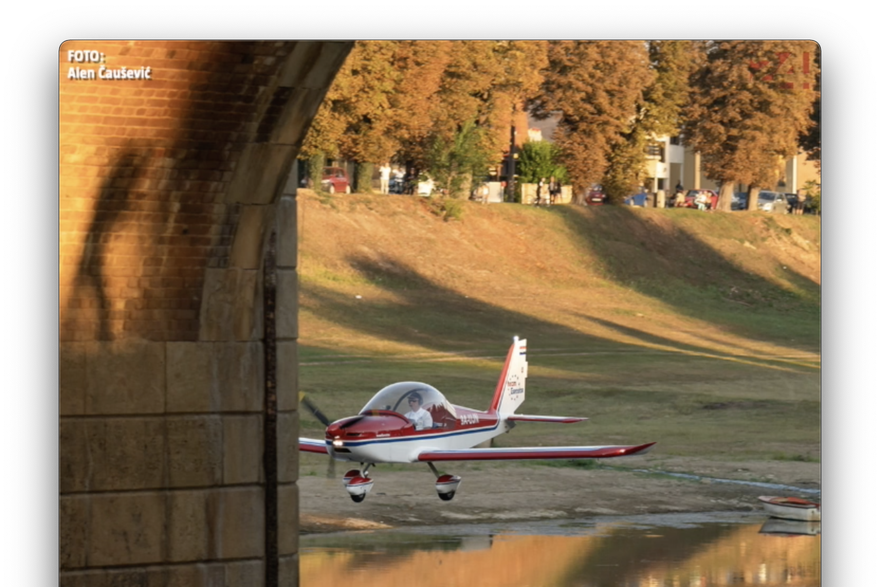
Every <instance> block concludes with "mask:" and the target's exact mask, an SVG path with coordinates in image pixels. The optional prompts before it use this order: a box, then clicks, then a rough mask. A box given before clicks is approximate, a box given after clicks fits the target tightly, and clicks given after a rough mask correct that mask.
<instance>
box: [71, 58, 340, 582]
mask: <svg viewBox="0 0 880 587" xmlns="http://www.w3.org/2000/svg"><path fill="white" fill-rule="evenodd" d="M350 48H351V43H348V42H243V41H240V42H187V41H136V42H124V41H101V42H88V41H75V42H67V43H64V44H63V45H62V47H61V50H60V52H59V97H60V100H59V122H60V129H59V130H60V135H59V136H60V152H59V158H60V181H59V187H60V191H59V211H60V250H59V259H60V266H59V275H60V308H59V330H60V382H59V410H60V419H59V456H60V462H59V484H60V496H59V499H60V503H59V530H60V537H59V538H60V540H59V542H60V550H61V552H60V553H59V556H60V584H61V585H63V586H65V587H67V586H86V585H88V586H98V585H100V586H103V585H151V586H153V585H155V586H173V585H192V586H201V585H224V586H226V585H228V586H234V585H249V586H250V585H274V584H283V585H295V584H297V565H298V559H297V548H298V543H297V523H296V522H297V518H298V503H297V501H298V499H297V493H296V479H297V463H298V460H297V455H298V451H297V446H296V445H295V444H294V443H295V442H296V437H297V436H298V413H297V405H298V401H297V389H296V338H297V320H296V201H295V193H288V192H289V190H288V189H286V186H287V185H288V181H287V180H288V175H289V173H290V169H291V167H292V164H293V162H294V159H295V157H296V154H297V152H298V149H299V147H300V145H301V143H302V140H303V138H304V133H305V132H306V130H307V129H308V126H309V124H310V122H311V119H312V117H313V116H314V113H315V111H316V110H317V107H318V105H319V104H320V101H321V100H322V99H323V96H324V95H325V93H326V91H327V88H328V87H329V84H330V82H331V81H332V79H333V76H334V75H335V73H336V71H337V70H338V68H339V67H340V66H341V64H342V62H343V60H344V59H345V57H346V55H347V53H348V51H349V50H350ZM78 51H81V52H83V53H77V52H78ZM91 51H94V52H96V53H99V54H100V55H101V57H102V59H103V61H100V62H91V61H77V60H76V59H77V57H80V58H81V57H82V56H83V55H86V56H88V55H91V54H90V53H86V52H91ZM69 52H73V53H69ZM123 66H125V67H126V68H127V69H128V70H131V69H134V70H138V71H144V72H145V71H146V68H147V67H149V68H150V72H149V79H130V80H119V79H116V80H105V79H101V78H100V75H99V69H100V68H101V67H104V68H105V72H104V73H105V74H106V69H113V70H117V71H119V70H121V67H123ZM141 68H144V69H141ZM71 71H73V73H71ZM89 71H92V72H94V75H95V78H94V79H88V75H90V74H89V73H88V72H89ZM83 75H85V76H86V79H81V77H80V76H83ZM142 75H143V74H142ZM273 232H274V233H275V234H276V235H277V245H276V259H277V261H276V263H277V268H275V269H274V270H273V271H274V272H275V283H277V292H276V295H277V300H278V301H277V308H276V310H275V312H274V314H273V315H272V316H271V317H272V318H273V320H274V322H273V324H274V326H275V331H276V335H275V337H274V338H273V340H272V341H271V343H272V344H269V345H267V344H266V340H264V335H265V331H264V320H265V318H266V316H265V315H264V311H263V294H264V287H263V284H264V279H265V276H264V274H263V267H264V259H265V256H266V251H267V246H268V243H269V237H270V235H271V234H272V233H273ZM267 348H270V349H275V350H274V351H272V352H273V353H274V355H275V356H273V357H267V352H266V349H267ZM270 358H271V359H273V360H274V361H275V362H277V369H275V370H274V371H275V373H274V377H275V379H274V381H272V382H267V369H266V365H267V364H268V362H267V361H268V359H270ZM267 385H270V387H271V388H272V389H273V390H277V409H276V408H274V407H273V409H272V410H270V411H267V403H266V397H267V395H266V393H265V390H266V389H267ZM267 418H268V419H267ZM270 424H271V425H270ZM269 430H271V431H272V433H271V434H272V436H271V444H272V445H273V446H275V445H277V459H276V460H274V461H273V460H272V459H270V460H268V461H267V460H265V458H264V453H265V450H264V449H265V447H266V446H267V445H266V443H267V442H268V440H267V434H268V432H267V431H269ZM267 467H268V469H267ZM267 478H271V479H272V480H273V481H272V482H271V485H272V487H271V488H270V487H269V485H270V484H267V482H266V480H267ZM270 489H271V491H270ZM267 495H269V496H270V499H271V500H272V501H274V502H276V503H271V504H270V503H267V497H266V496H267ZM270 506H271V507H270ZM267 537H268V538H267ZM267 540H269V541H271V542H272V544H267Z"/></svg>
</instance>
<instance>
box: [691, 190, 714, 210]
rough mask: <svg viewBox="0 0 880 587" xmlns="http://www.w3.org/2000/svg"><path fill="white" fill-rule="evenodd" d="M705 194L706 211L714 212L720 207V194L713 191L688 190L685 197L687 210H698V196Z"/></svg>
mask: <svg viewBox="0 0 880 587" xmlns="http://www.w3.org/2000/svg"><path fill="white" fill-rule="evenodd" d="M700 194H703V195H704V196H705V205H706V209H708V210H714V209H715V207H716V206H718V192H716V191H713V190H688V193H687V194H685V196H684V207H685V208H697V207H698V206H697V196H698V195H700Z"/></svg>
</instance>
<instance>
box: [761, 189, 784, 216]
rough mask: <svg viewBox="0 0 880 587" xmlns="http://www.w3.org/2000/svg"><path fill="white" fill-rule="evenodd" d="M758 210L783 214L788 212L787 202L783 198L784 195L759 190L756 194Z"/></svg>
mask: <svg viewBox="0 0 880 587" xmlns="http://www.w3.org/2000/svg"><path fill="white" fill-rule="evenodd" d="M758 210H763V211H764V212H773V213H776V214H785V213H786V212H788V200H787V199H786V198H785V194H782V193H779V192H771V191H769V190H761V192H760V193H759V194H758Z"/></svg>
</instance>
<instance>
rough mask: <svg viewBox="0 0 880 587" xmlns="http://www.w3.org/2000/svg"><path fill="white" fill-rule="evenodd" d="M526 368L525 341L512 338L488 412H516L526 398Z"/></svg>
mask: <svg viewBox="0 0 880 587" xmlns="http://www.w3.org/2000/svg"><path fill="white" fill-rule="evenodd" d="M528 366H529V364H528V362H527V361H526V341H525V340H520V339H519V338H516V337H514V339H513V344H512V345H511V346H510V350H509V351H508V353H507V360H506V361H505V363H504V371H502V372H501V377H500V378H499V379H498V386H497V387H496V388H495V396H494V397H493V398H492V405H491V406H490V410H492V411H497V412H499V413H501V414H512V413H514V412H515V411H516V408H517V407H518V406H519V405H520V404H521V403H522V402H523V401H524V400H525V398H526V377H528Z"/></svg>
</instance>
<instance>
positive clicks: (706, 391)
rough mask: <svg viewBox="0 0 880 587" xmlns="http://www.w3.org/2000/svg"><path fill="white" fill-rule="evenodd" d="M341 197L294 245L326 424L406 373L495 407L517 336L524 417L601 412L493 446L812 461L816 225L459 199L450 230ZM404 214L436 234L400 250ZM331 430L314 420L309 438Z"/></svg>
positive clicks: (416, 229) (318, 213)
mask: <svg viewBox="0 0 880 587" xmlns="http://www.w3.org/2000/svg"><path fill="white" fill-rule="evenodd" d="M339 200H340V197H336V198H329V199H328V198H325V197H321V198H320V199H319V201H318V203H317V204H316V205H315V206H313V207H310V208H309V209H308V211H307V212H306V214H305V215H304V217H305V218H306V219H307V222H308V223H309V224H308V227H307V228H306V229H305V231H304V234H305V235H306V236H305V242H304V243H303V246H302V247H301V250H302V256H301V259H302V266H301V267H300V279H301V281H300V285H301V288H300V328H301V334H300V339H299V343H300V346H299V360H300V364H301V365H300V369H299V385H300V389H302V390H304V391H306V392H308V393H309V394H311V395H312V397H313V399H314V400H315V401H316V402H317V403H318V404H319V405H320V406H321V408H322V410H323V411H324V412H325V413H326V414H327V415H328V416H331V417H333V418H340V417H343V416H347V415H352V414H355V413H357V412H358V411H359V410H360V409H361V407H363V405H364V404H365V403H366V402H367V401H368V400H369V399H370V398H371V397H372V396H373V394H375V393H376V392H377V391H378V390H379V389H381V388H382V387H384V386H385V385H388V384H390V383H393V382H396V381H406V380H414V381H423V382H425V383H428V384H431V385H433V386H434V387H436V388H438V389H439V390H440V391H441V392H443V393H444V394H445V395H446V397H447V398H448V399H449V400H450V401H451V402H452V403H454V404H458V405H463V406H467V407H471V408H476V409H485V408H486V407H487V406H488V403H489V401H490V398H491V395H492V392H493V390H494V388H495V384H496V381H497V379H498V375H499V372H500V370H501V367H502V364H503V361H504V356H505V354H506V352H507V347H508V345H509V342H510V337H511V336H512V335H514V334H517V335H519V336H521V337H524V338H527V339H528V341H529V379H528V387H527V397H526V402H525V404H524V405H523V407H522V408H521V410H520V411H521V412H523V413H527V414H548V415H576V416H586V417H588V418H590V419H589V420H588V421H587V422H584V423H579V424H570V425H553V424H538V423H521V424H520V425H518V426H517V427H516V429H515V430H513V431H512V432H511V433H510V434H506V435H503V436H501V437H499V438H498V439H497V440H496V445H498V446H534V445H545V446H550V445H571V444H628V443H642V442H649V441H656V442H657V447H656V448H655V449H654V451H653V452H652V453H651V454H652V455H658V456H662V455H670V456H673V455H674V456H700V457H706V458H718V459H727V460H741V459H751V458H754V459H764V460H800V459H815V457H814V456H811V455H818V454H819V447H820V424H821V391H820V382H821V377H820V369H819V367H820V364H819V351H820V348H821V346H820V345H821V337H820V335H821V331H820V318H821V307H820V303H821V288H820V286H819V284H818V283H817V281H816V280H817V278H816V277H810V276H811V275H815V274H816V269H817V267H818V243H819V240H820V221H819V219H817V218H812V217H806V216H804V217H791V218H788V217H775V216H770V215H761V214H756V213H755V214H752V213H733V214H721V213H718V214H701V213H697V212H694V211H691V210H642V211H633V210H628V209H625V208H615V207H610V206H609V207H601V208H607V209H601V210H592V209H591V210H585V209H576V208H573V207H554V208H551V209H549V210H534V209H531V208H528V207H520V206H514V205H498V206H476V205H474V206H471V205H470V203H468V202H463V203H462V210H465V211H466V213H465V214H463V216H462V217H461V219H460V221H457V222H444V221H443V219H442V218H441V217H438V216H436V215H433V214H421V216H420V215H419V213H418V212H419V211H420V210H421V211H422V212H424V211H423V210H422V209H421V208H420V207H419V206H421V204H419V205H418V206H416V205H415V204H413V201H411V200H408V199H395V198H388V197H385V198H378V197H376V198H372V197H369V196H363V197H358V198H350V197H349V198H348V199H347V200H346V203H345V204H344V205H337V203H338V201H339ZM312 204H314V203H312ZM395 206H397V207H396V208H395ZM386 207H387V208H386ZM413 207H415V211H413ZM339 208H345V210H344V211H340V210H339ZM322 214H323V215H324V216H322ZM344 214H350V216H351V218H350V219H351V220H352V222H340V223H338V224H334V225H333V226H337V228H336V229H335V230H337V231H338V232H337V234H334V233H333V232H332V231H331V230H330V229H329V228H327V227H328V226H329V225H331V224H332V221H335V220H338V217H339V215H344ZM403 214H406V215H405V216H403ZM422 216H424V218H422ZM389 219H390V220H389ZM398 219H399V220H398ZM386 221H387V226H383V223H384V222H386ZM403 222H406V223H407V230H408V232H409V234H412V235H414V236H415V235H428V234H430V235H432V238H431V239H427V238H424V239H421V240H418V239H412V240H411V239H406V238H403V239H402V238H399V236H400V235H399V234H398V233H399V227H398V224H402V223H403ZM481 222H482V223H483V224H480V223H481ZM362 224H363V225H364V226H366V227H368V228H364V229H363V232H362V233H361V232H357V231H358V230H360V228H359V227H360V226H361V225H362ZM315 227H321V228H320V230H318V229H317V228H315ZM343 231H344V232H343ZM383 231H384V232H383ZM492 231H495V232H492ZM343 234H344V236H346V237H348V240H349V241H350V242H352V243H355V244H354V245H353V247H354V248H353V250H350V251H344V252H341V253H340V254H341V255H342V257H340V258H331V257H328V256H327V253H326V251H327V250H329V249H331V248H332V247H326V246H322V243H324V244H326V243H327V242H331V241H333V239H335V238H336V237H337V236H341V235H343ZM310 238H314V239H323V240H315V242H312V241H310V240H309V239H310ZM378 242H381V245H379V244H376V243H378ZM414 242H418V243H419V245H418V246H416V245H415V244H414ZM547 243H552V246H548V247H547V248H545V249H541V250H542V251H544V252H543V253H541V255H540V256H536V255H535V250H536V249H537V247H538V245H546V244H547ZM363 248H367V249H370V254H361V253H360V252H359V251H360V250H361V249H363ZM333 250H335V249H333ZM801 257H805V258H807V261H804V262H803V263H802V264H801V265H800V271H801V272H802V273H799V272H798V271H797V270H795V269H793V265H794V264H795V262H800V261H797V260H798V259H800V258H801ZM356 295H362V297H361V298H356V297H355V296H356ZM322 428H323V427H322V426H321V425H319V424H318V423H317V422H314V421H313V420H312V419H311V418H310V417H308V416H304V418H303V420H302V433H303V435H306V436H312V437H314V436H320V435H321V433H322ZM312 458H313V455H304V456H303V460H302V462H303V463H304V466H306V465H307V464H308V463H311V464H310V465H308V466H311V467H313V471H314V474H317V475H321V474H323V471H324V470H325V468H326V459H323V458H315V459H314V460H309V459H312ZM810 462H812V461H810ZM338 466H340V467H344V464H339V465H338ZM481 466H485V467H496V466H505V465H504V464H503V463H486V464H483V465H481ZM577 466H589V465H577ZM304 470H305V469H304Z"/></svg>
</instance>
